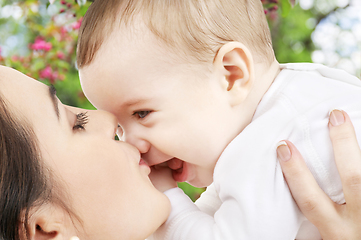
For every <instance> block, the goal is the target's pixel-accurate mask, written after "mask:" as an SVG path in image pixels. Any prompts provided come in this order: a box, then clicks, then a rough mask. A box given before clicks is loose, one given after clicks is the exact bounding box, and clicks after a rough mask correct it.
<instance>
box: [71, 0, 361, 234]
mask: <svg viewBox="0 0 361 240" xmlns="http://www.w3.org/2000/svg"><path fill="white" fill-rule="evenodd" d="M77 63H78V67H79V73H80V79H81V83H82V87H83V90H84V92H85V94H86V96H87V97H88V99H89V100H90V101H91V102H92V103H93V105H94V106H95V107H97V108H98V109H103V110H107V111H110V112H112V113H113V114H115V115H116V116H117V118H118V121H119V123H120V124H121V126H122V128H123V134H122V138H123V139H124V140H125V141H127V142H129V143H131V144H133V145H134V146H136V147H137V148H138V149H139V150H140V152H141V153H142V158H143V159H144V160H145V161H146V162H147V163H148V164H149V165H150V166H158V165H162V166H163V165H164V164H165V163H166V164H167V165H168V166H169V168H170V169H172V175H173V179H174V180H175V181H178V182H181V181H187V182H189V183H190V184H192V185H194V186H197V187H204V186H208V188H207V191H206V192H205V193H203V194H202V196H201V197H200V199H199V200H198V201H197V203H196V204H194V203H193V202H192V201H191V200H190V199H189V198H188V197H187V196H186V195H185V194H184V193H183V192H182V190H180V189H179V188H172V187H173V186H175V184H174V180H173V179H171V178H169V177H168V176H167V175H162V174H160V175H159V176H158V177H159V178H161V179H164V180H163V181H160V183H159V181H158V182H157V184H156V185H157V186H158V187H159V189H161V190H166V189H169V188H171V189H169V190H167V191H165V194H166V195H167V196H168V197H169V199H170V201H171V204H172V212H171V214H170V217H169V218H168V220H167V222H166V223H165V224H164V225H163V226H162V227H161V228H160V229H159V230H158V231H157V232H156V233H155V234H154V235H153V237H154V238H156V239H171V240H174V239H187V240H190V239H197V240H199V239H222V240H224V239H227V240H228V239H268V240H269V239H276V240H280V239H295V238H296V239H320V238H321V237H320V235H319V233H318V231H317V229H316V228H315V227H314V226H313V225H312V224H311V223H309V222H308V221H307V220H306V218H305V217H304V216H303V215H302V214H301V213H300V211H299V210H298V207H297V205H296V204H295V202H294V200H293V199H292V196H291V194H290V191H289V189H288V187H287V184H286V182H285V181H284V178H283V174H282V171H281V168H280V166H279V164H278V161H277V155H276V151H275V149H276V147H277V143H278V141H279V140H280V139H289V140H290V141H292V142H293V143H294V144H295V145H296V146H297V147H298V149H299V150H300V151H301V153H302V155H303V156H304V157H305V160H306V163H307V165H308V167H309V168H310V170H311V171H312V173H313V174H314V176H315V178H316V180H317V181H318V183H319V185H320V186H321V188H322V189H323V190H324V191H325V192H326V193H327V194H328V195H329V196H330V197H331V198H332V200H333V201H335V202H337V203H343V202H344V197H343V192H342V186H341V181H340V177H339V175H338V173H337V169H336V166H335V163H334V159H333V156H332V147H331V142H330V140H329V136H328V128H327V123H328V114H329V112H330V110H332V109H335V108H340V109H343V110H345V111H347V113H348V114H349V115H350V117H351V119H352V122H353V123H354V125H355V128H356V132H361V131H360V130H361V111H359V109H361V82H360V81H359V79H357V78H356V77H353V76H351V75H349V74H347V73H346V72H344V71H341V70H336V69H331V68H327V67H325V66H322V65H317V64H309V63H300V64H285V65H280V64H279V63H278V62H277V60H276V59H275V56H274V53H273V50H272V44H271V37H270V32H269V29H268V24H267V21H266V18H265V16H264V12H263V8H262V4H261V1H259V0H248V1H246V0H177V1H157V0H148V1H136V0H133V1H131V0H124V1H119V0H101V1H100V0H97V1H95V2H94V3H93V4H92V6H91V7H90V8H89V10H88V12H87V14H86V16H85V17H84V20H83V23H82V27H81V29H80V37H79V44H78V59H77ZM339 113H340V112H339V111H334V113H333V114H334V115H335V116H336V117H337V115H338V114H339ZM325 142H327V144H324V143H325ZM158 180H159V179H158ZM145 201H146V199H145Z"/></svg>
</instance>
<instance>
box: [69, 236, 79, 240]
mask: <svg viewBox="0 0 361 240" xmlns="http://www.w3.org/2000/svg"><path fill="white" fill-rule="evenodd" d="M70 240H80V239H79V238H78V237H77V236H74V237H71V238H70Z"/></svg>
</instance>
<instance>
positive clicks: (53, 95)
mask: <svg viewBox="0 0 361 240" xmlns="http://www.w3.org/2000/svg"><path fill="white" fill-rule="evenodd" d="M48 89H49V96H50V99H51V101H52V102H53V105H54V111H55V114H56V116H57V118H58V120H60V114H59V104H58V99H57V97H56V89H55V87H54V86H53V85H50V86H49V88H48Z"/></svg>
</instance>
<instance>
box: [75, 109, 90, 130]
mask: <svg viewBox="0 0 361 240" xmlns="http://www.w3.org/2000/svg"><path fill="white" fill-rule="evenodd" d="M87 123H88V115H87V113H86V112H83V113H78V114H76V121H75V124H74V126H73V130H85V125H86V124H87Z"/></svg>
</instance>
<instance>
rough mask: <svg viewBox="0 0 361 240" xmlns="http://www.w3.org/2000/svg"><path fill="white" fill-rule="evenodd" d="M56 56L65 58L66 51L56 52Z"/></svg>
mask: <svg viewBox="0 0 361 240" xmlns="http://www.w3.org/2000/svg"><path fill="white" fill-rule="evenodd" d="M56 56H57V57H58V58H59V59H64V58H65V55H64V53H63V52H60V51H59V52H57V53H56Z"/></svg>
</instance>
